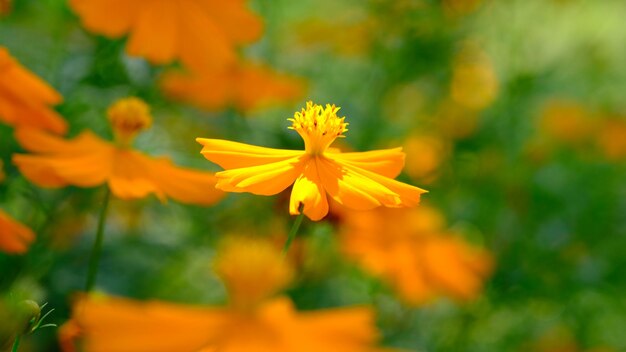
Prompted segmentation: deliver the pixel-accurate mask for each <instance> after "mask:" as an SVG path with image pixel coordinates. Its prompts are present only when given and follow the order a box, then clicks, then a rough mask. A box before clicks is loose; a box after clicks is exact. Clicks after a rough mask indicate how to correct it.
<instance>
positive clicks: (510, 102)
mask: <svg viewBox="0 0 626 352" xmlns="http://www.w3.org/2000/svg"><path fill="white" fill-rule="evenodd" d="M3 4H4V5H3ZM5 5H12V6H11V8H10V10H7V11H6V13H5V14H4V15H3V17H2V18H0V45H2V46H4V47H6V48H7V49H8V50H9V51H10V52H11V54H12V55H13V56H14V57H15V58H16V59H17V60H18V61H20V62H21V63H22V64H23V65H24V66H25V67H27V68H28V69H30V70H31V71H33V72H34V73H36V74H37V75H38V76H39V77H41V78H42V79H43V80H45V81H46V82H48V83H49V84H50V85H51V86H53V87H54V88H55V89H56V90H58V91H59V92H60V93H61V94H62V95H63V97H64V101H63V103H62V104H60V105H58V106H57V107H56V109H57V111H58V112H59V113H61V114H62V115H63V116H64V117H65V118H66V119H67V121H68V122H69V126H70V132H69V135H70V136H73V135H76V134H77V133H78V132H80V131H82V130H85V129H90V130H92V131H94V132H95V133H96V134H98V135H100V136H102V137H106V138H111V136H112V134H111V130H110V127H109V126H108V123H107V121H106V118H105V111H106V108H107V107H108V106H109V105H110V104H111V103H112V102H114V101H115V100H117V99H119V98H123V97H126V96H137V97H140V98H142V99H144V100H145V101H146V102H147V103H148V104H150V106H151V107H152V112H153V116H154V124H153V127H152V128H151V129H150V130H148V131H146V132H145V133H143V134H141V135H140V136H139V137H138V139H137V141H136V143H135V146H136V148H137V149H140V150H142V151H144V152H146V153H148V154H150V155H168V156H169V157H171V158H172V159H173V160H174V161H175V162H176V163H177V164H179V165H184V166H188V167H194V168H196V169H201V170H211V171H218V170H220V169H219V168H218V167H217V166H215V165H213V164H211V163H209V162H207V161H206V160H204V158H203V157H202V156H201V155H200V154H199V150H200V146H199V145H198V144H197V143H196V142H195V138H196V137H208V138H223V139H230V140H236V141H240V142H244V143H250V144H257V145H264V146H269V147H277V148H292V149H300V148H302V142H301V140H300V137H299V136H297V134H296V133H294V132H293V131H289V130H287V128H286V127H287V126H288V125H289V122H288V121H286V119H287V118H289V117H291V116H292V115H293V112H294V111H297V110H299V109H300V108H301V107H302V106H304V103H305V102H306V101H307V100H312V101H314V102H316V103H319V104H325V103H334V104H336V105H338V106H340V107H341V113H342V115H345V116H346V117H347V121H348V122H349V123H350V126H349V132H347V138H345V139H342V140H341V141H340V143H339V144H338V145H340V146H341V147H342V148H345V149H347V150H358V151H365V150H371V149H379V148H387V147H393V146H404V151H405V152H406V153H407V161H406V166H405V171H404V172H403V174H402V175H401V176H400V178H399V179H400V180H402V181H404V182H408V183H411V184H413V185H416V186H419V187H422V188H425V189H427V190H429V193H428V194H426V195H424V196H423V198H422V204H423V205H424V206H426V207H429V208H430V209H436V211H437V212H438V213H440V215H441V216H443V217H445V219H446V229H448V230H449V231H448V230H447V231H448V232H451V233H454V236H456V237H455V238H460V239H461V240H463V241H464V242H465V243H468V244H471V245H472V246H473V247H475V248H482V250H484V251H485V252H488V253H490V254H489V255H490V256H491V258H492V266H491V270H489V274H485V275H484V277H481V279H480V281H481V282H484V285H482V287H481V288H480V289H478V290H477V291H476V292H474V293H472V294H471V295H470V296H471V297H465V298H463V299H459V297H456V296H458V295H454V294H447V292H446V291H445V290H442V292H441V294H437V295H436V297H431V298H430V299H428V300H426V301H420V302H417V303H416V302H407V300H406V299H403V298H402V297H401V296H400V295H398V293H397V290H394V288H393V285H389V284H388V282H386V281H385V278H384V277H382V278H381V277H380V276H377V275H373V274H372V273H371V272H369V271H368V270H367V269H366V268H364V267H363V266H361V265H358V263H357V261H355V260H353V258H351V257H350V256H349V255H347V254H346V250H345V248H343V247H342V244H341V241H340V240H339V238H340V237H341V235H340V232H341V228H342V223H343V222H342V215H341V214H331V215H330V216H329V217H328V218H327V219H325V220H323V221H320V222H315V223H314V222H311V221H308V220H306V219H305V222H304V225H303V227H302V230H301V231H300V234H299V240H298V241H297V243H296V244H295V245H294V247H293V248H292V252H293V253H292V256H293V261H294V262H296V263H297V267H298V274H297V280H296V281H295V283H294V284H292V285H291V287H290V288H289V289H288V290H287V294H288V295H289V296H290V297H291V298H292V299H293V301H294V302H295V304H296V306H297V307H298V308H299V309H301V310H312V309H320V308H327V307H340V306H349V305H370V306H372V307H373V308H374V309H375V311H376V314H377V315H376V316H377V327H378V329H379V330H380V332H381V344H382V345H384V346H388V347H395V348H401V349H405V350H409V351H553V352H556V351H568V352H569V351H596V352H598V351H624V350H626V336H625V335H624V333H623V331H624V327H626V295H625V294H624V292H625V291H624V290H625V289H626V277H625V276H624V268H626V182H625V179H626V178H625V176H626V172H625V171H626V99H625V98H624V92H625V91H626V65H625V64H624V63H626V21H624V15H626V2H624V1H622V0H603V1H591V0H545V1H523V0H510V1H495V0H494V1H489V0H484V1H481V0H441V1H434V0H398V1H382V0H367V1H356V0H341V1H337V0H314V1H313V0H301V1H288V0H274V1H250V2H249V7H250V8H251V9H252V11H254V12H255V13H257V14H258V15H259V16H260V17H261V18H262V21H263V23H264V29H263V35H262V37H261V38H260V39H259V40H258V41H256V42H254V43H253V44H250V45H245V46H242V47H241V48H240V50H241V51H240V55H241V57H243V58H245V59H246V60H249V61H251V62H257V63H262V64H263V65H264V67H267V69H268V70H271V71H272V72H273V73H272V76H270V77H268V78H264V79H262V80H261V81H262V82H260V83H259V82H256V83H249V84H248V85H244V86H243V89H242V91H243V92H240V93H235V96H236V97H234V98H229V99H222V100H220V99H218V101H217V102H215V101H212V102H211V103H205V104H202V103H198V102H194V101H193V100H191V101H190V100H186V101H185V99H184V98H183V99H182V100H183V101H181V97H180V96H178V97H176V96H173V95H172V94H168V92H166V91H165V90H164V89H162V88H161V87H162V86H161V85H160V82H161V79H162V77H163V72H165V71H166V70H167V69H168V68H167V67H170V66H177V64H176V63H173V64H170V65H165V66H163V65H151V64H149V63H148V62H147V61H145V60H144V59H142V58H137V57H131V56H129V55H127V54H126V53H125V51H124V47H125V43H126V39H125V38H124V37H122V38H119V39H111V38H106V37H102V36H99V35H97V34H94V33H90V32H88V31H86V30H85V29H84V28H83V27H82V26H81V24H80V21H79V19H78V17H77V16H76V14H75V13H74V12H73V11H72V10H71V9H70V7H69V6H68V4H67V3H66V2H65V1H61V0H14V1H13V2H12V4H11V2H10V1H6V0H4V1H0V8H2V6H5ZM7 9H8V7H7ZM110 15H111V16H115V9H111V14H110ZM231 84H233V83H232V82H229V81H228V78H221V79H216V80H214V81H213V82H211V83H210V84H207V85H206V87H203V88H202V89H204V90H206V92H207V94H209V95H211V93H210V92H211V91H212V90H215V91H220V90H221V89H225V88H224V87H227V86H229V85H231ZM202 89H200V91H202ZM263 92H265V93H267V92H269V93H267V96H263ZM184 95H185V94H183V96H184ZM0 141H1V143H0V156H1V158H2V161H3V164H4V167H3V173H4V174H5V175H6V178H5V181H4V182H3V183H2V184H0V206H1V207H2V209H4V210H5V211H6V212H7V213H9V214H11V215H12V216H13V217H14V218H16V219H19V220H20V221H22V222H23V223H24V224H27V225H28V226H29V227H30V228H32V229H33V230H34V231H35V233H36V234H37V236H38V239H37V241H35V242H34V243H33V244H32V245H31V247H30V249H29V251H28V252H27V253H25V254H23V255H8V254H4V253H0V292H1V294H2V295H3V296H4V297H5V299H9V298H7V297H11V299H14V298H16V297H18V298H29V299H33V300H35V301H37V302H40V303H43V302H48V306H47V307H51V308H54V309H55V311H54V312H53V314H52V315H51V316H50V317H49V322H52V323H56V324H59V325H60V324H63V322H64V321H66V320H67V318H68V317H69V316H70V314H71V313H70V302H71V298H72V295H73V294H74V293H75V292H77V291H80V290H81V288H82V286H83V282H84V277H85V275H86V267H87V260H88V254H89V251H90V248H91V246H92V243H93V238H94V232H95V227H96V220H97V214H98V210H99V204H100V203H99V202H100V199H101V198H102V195H103V188H91V189H84V188H76V187H67V188H62V189H59V190H45V189H40V188H38V187H37V186H35V185H32V184H30V183H29V182H28V181H27V180H26V179H25V178H23V177H22V176H21V175H20V173H19V172H18V170H17V169H16V168H15V166H13V165H12V163H11V155H12V154H14V153H17V152H22V151H23V149H22V148H21V147H20V146H19V144H18V143H17V142H16V141H15V139H14V137H13V128H12V127H11V126H8V125H4V124H0ZM288 194H289V193H288V192H286V193H285V194H281V195H278V196H273V197H259V196H253V195H248V194H231V195H228V196H227V197H226V198H225V199H224V200H223V201H221V202H219V203H218V204H216V205H214V206H211V207H198V206H191V205H183V204H179V203H176V202H175V201H169V202H167V203H166V204H163V203H161V202H159V201H158V200H157V199H156V198H155V197H148V198H146V199H142V200H135V201H122V200H119V199H113V201H112V204H111V211H110V216H109V218H108V221H107V228H106V233H105V235H106V236H105V244H104V252H103V255H102V262H101V267H100V268H101V269H100V274H99V278H98V285H97V287H98V290H99V291H103V292H107V293H110V294H115V295H121V296H125V297H132V298H136V299H159V300H165V301H171V302H181V303H188V304H203V305H220V304H224V302H225V300H226V292H225V289H224V287H223V284H222V283H221V282H220V280H219V279H218V278H217V277H216V276H215V274H214V273H213V272H212V270H211V265H210V262H211V258H213V256H214V255H215V252H216V248H217V244H218V243H219V241H220V239H221V238H223V237H225V236H228V235H232V234H246V235H251V234H252V235H254V236H264V237H268V238H272V239H274V240H276V241H278V243H282V242H281V241H283V240H284V235H285V234H286V232H287V231H288V229H289V226H290V224H291V222H292V221H293V220H292V218H290V216H289V215H288V212H287V201H288ZM385 226H386V225H381V228H382V230H381V231H380V232H381V233H380V237H381V238H382V239H383V241H384V238H385V236H388V235H389V234H388V233H387V230H385V229H386V227H385ZM389 231H392V230H389ZM348 252H349V250H348ZM414 255H415V256H419V253H418V252H415V254H414ZM439 260H440V261H441V262H442V263H445V262H446V260H447V258H446V257H442V258H439ZM449 260H454V259H453V258H450V259H449ZM442 265H443V267H444V268H445V264H442ZM405 280H409V281H410V280H412V279H411V277H407V278H406V279H405ZM459 280H463V278H459ZM22 350H24V351H28V350H30V351H56V350H59V347H58V343H57V337H56V329H45V330H41V331H38V332H37V333H36V334H34V335H33V336H30V337H28V338H26V339H25V341H24V342H23V345H22Z"/></svg>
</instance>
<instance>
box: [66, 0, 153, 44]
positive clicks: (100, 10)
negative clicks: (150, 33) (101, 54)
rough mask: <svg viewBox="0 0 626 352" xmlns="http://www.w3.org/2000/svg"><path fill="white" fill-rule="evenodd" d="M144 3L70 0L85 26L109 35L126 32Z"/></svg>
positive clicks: (118, 35)
mask: <svg viewBox="0 0 626 352" xmlns="http://www.w3.org/2000/svg"><path fill="white" fill-rule="evenodd" d="M142 4H143V1H128V0H70V6H71V7H72V9H73V10H74V11H75V12H76V14H78V15H79V17H80V20H81V23H82V25H83V26H84V27H85V28H87V29H88V30H90V31H92V32H97V33H101V34H103V35H105V36H108V37H120V36H122V35H123V34H124V33H126V32H127V31H128V30H129V29H130V27H131V26H132V24H133V22H134V21H135V18H136V16H137V13H138V12H139V10H141V5H142ZM112 9H115V16H111V10H112Z"/></svg>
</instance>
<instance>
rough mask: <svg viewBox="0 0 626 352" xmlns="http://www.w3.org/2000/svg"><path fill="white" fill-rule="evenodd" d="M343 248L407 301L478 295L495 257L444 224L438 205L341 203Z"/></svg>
mask: <svg viewBox="0 0 626 352" xmlns="http://www.w3.org/2000/svg"><path fill="white" fill-rule="evenodd" d="M340 214H341V215H343V216H342V219H343V223H342V227H341V231H340V239H341V250H342V251H343V252H344V253H345V254H346V255H347V256H348V257H349V258H352V259H353V260H355V261H356V262H357V263H359V264H360V265H361V266H362V267H363V268H364V269H365V270H367V271H368V272H370V273H372V274H373V275H376V276H378V277H380V278H382V279H383V280H384V281H386V282H387V283H388V284H389V285H390V286H391V287H393V288H394V289H395V290H396V291H397V292H398V293H399V294H400V296H401V297H402V298H403V299H404V300H405V301H406V302H408V303H411V304H415V305H419V304H423V303H425V302H428V301H429V300H432V299H433V298H436V297H438V296H448V297H452V298H456V299H459V300H469V299H472V298H475V297H476V296H477V295H478V294H479V293H480V291H481V288H482V283H483V281H484V280H485V278H486V277H487V276H488V275H489V274H490V272H491V270H492V266H493V264H492V258H491V256H490V255H489V254H488V253H487V252H486V251H484V250H481V249H478V248H475V247H474V246H471V245H469V244H468V243H466V242H465V241H463V240H462V239H461V238H460V237H456V236H452V235H451V234H450V233H448V231H446V230H445V219H444V218H443V216H442V215H441V213H439V212H438V211H437V210H435V209H433V208H430V207H425V206H421V207H419V208H415V209H385V208H381V209H377V210H375V211H370V212H354V211H349V210H346V209H343V210H342V211H340Z"/></svg>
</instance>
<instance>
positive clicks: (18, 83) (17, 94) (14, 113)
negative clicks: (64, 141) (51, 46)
mask: <svg viewBox="0 0 626 352" xmlns="http://www.w3.org/2000/svg"><path fill="white" fill-rule="evenodd" d="M61 100H63V98H62V97H61V95H59V93H57V92H56V91H55V90H54V89H52V87H50V86H49V85H48V84H46V83H45V82H44V81H42V80H41V79H40V78H39V77H37V76H35V75H34V74H32V73H31V72H29V71H28V70H27V69H26V68H24V67H23V66H22V65H20V64H19V63H18V62H17V61H16V60H15V59H14V58H13V57H12V56H11V55H10V54H9V52H8V51H7V49H5V48H4V47H2V46H0V122H3V123H6V124H8V125H11V126H14V127H32V128H41V129H45V130H48V131H50V132H54V133H59V134H62V133H65V131H66V130H67V123H66V122H65V120H64V119H63V118H62V117H61V116H60V115H59V114H57V113H56V112H55V111H54V110H52V109H51V108H50V106H51V105H56V104H59V103H60V102H61Z"/></svg>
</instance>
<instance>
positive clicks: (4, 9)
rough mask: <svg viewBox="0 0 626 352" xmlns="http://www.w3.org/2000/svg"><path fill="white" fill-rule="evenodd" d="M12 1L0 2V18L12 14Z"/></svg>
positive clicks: (3, 0)
mask: <svg viewBox="0 0 626 352" xmlns="http://www.w3.org/2000/svg"><path fill="white" fill-rule="evenodd" d="M11 2H12V1H11V0H0V16H4V15H7V14H8V13H9V12H11Z"/></svg>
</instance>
